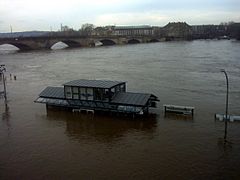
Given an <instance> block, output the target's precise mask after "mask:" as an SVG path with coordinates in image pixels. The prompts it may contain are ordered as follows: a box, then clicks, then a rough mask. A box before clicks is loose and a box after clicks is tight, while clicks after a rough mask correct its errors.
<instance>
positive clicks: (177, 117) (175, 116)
mask: <svg viewBox="0 0 240 180" xmlns="http://www.w3.org/2000/svg"><path fill="white" fill-rule="evenodd" d="M164 119H166V120H183V121H189V122H193V120H194V116H192V115H184V114H176V113H168V112H165V114H164Z"/></svg>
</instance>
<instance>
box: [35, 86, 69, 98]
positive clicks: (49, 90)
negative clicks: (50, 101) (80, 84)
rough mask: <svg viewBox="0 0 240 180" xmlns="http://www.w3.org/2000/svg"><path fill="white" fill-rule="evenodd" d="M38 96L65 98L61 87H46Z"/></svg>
mask: <svg viewBox="0 0 240 180" xmlns="http://www.w3.org/2000/svg"><path fill="white" fill-rule="evenodd" d="M39 97H46V98H58V99H64V98H65V97H64V88H63V87H46V88H45V89H44V90H43V91H42V92H41V93H40V94H39Z"/></svg>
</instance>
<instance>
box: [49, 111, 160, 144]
mask: <svg viewBox="0 0 240 180" xmlns="http://www.w3.org/2000/svg"><path fill="white" fill-rule="evenodd" d="M47 119H48V120H51V121H52V120H54V121H59V120H60V121H65V122H66V134H67V135H68V136H69V137H70V138H72V139H76V140H81V141H82V140H88V141H89V140H90V141H91V140H93V141H99V142H102V143H110V142H115V141H118V140H121V138H122V137H124V136H125V135H127V134H128V133H144V135H145V136H152V135H153V134H154V133H155V131H156V127H157V117H156V115H149V116H147V117H137V118H134V119H133V118H132V117H125V116H115V115H106V114H105V115H103V114H95V115H92V114H83V113H72V112H69V111H59V110H54V109H48V110H47Z"/></svg>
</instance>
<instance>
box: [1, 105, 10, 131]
mask: <svg viewBox="0 0 240 180" xmlns="http://www.w3.org/2000/svg"><path fill="white" fill-rule="evenodd" d="M1 112H2V121H3V122H4V123H5V124H6V126H7V129H8V135H9V133H10V129H11V123H10V119H11V115H10V114H11V113H10V109H9V105H8V104H5V103H4V105H3V106H1Z"/></svg>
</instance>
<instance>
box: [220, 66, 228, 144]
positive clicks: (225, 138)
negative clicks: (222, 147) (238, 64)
mask: <svg viewBox="0 0 240 180" xmlns="http://www.w3.org/2000/svg"><path fill="white" fill-rule="evenodd" d="M221 72H223V73H224V74H225V77H226V83H227V94H226V112H225V119H224V122H225V131H224V141H225V142H226V141H227V123H228V89H229V85H228V75H227V72H226V71H225V70H224V69H221Z"/></svg>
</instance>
